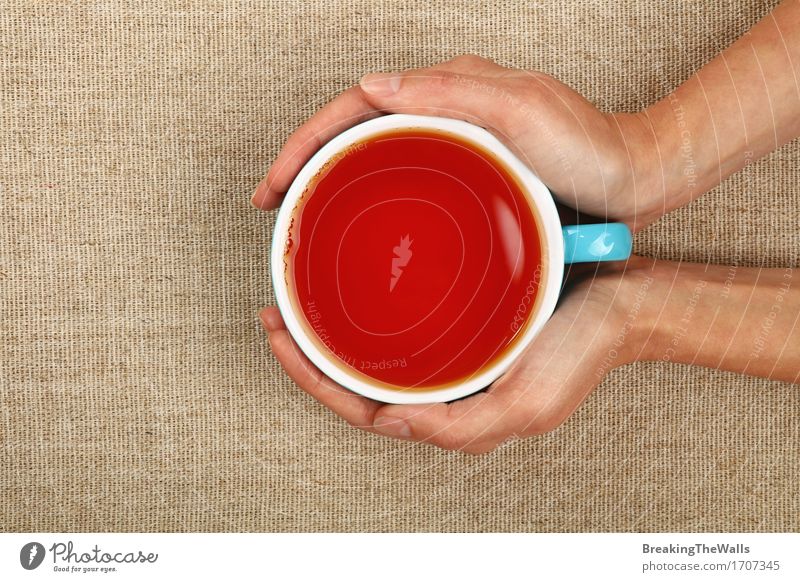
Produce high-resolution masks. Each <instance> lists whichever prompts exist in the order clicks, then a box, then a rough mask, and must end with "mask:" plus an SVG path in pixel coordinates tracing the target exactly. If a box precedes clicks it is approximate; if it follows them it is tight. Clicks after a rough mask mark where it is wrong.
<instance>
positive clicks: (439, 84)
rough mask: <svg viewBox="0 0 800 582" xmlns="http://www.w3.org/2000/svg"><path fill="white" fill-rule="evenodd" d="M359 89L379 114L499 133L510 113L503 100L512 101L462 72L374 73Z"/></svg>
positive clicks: (481, 79) (502, 91)
mask: <svg viewBox="0 0 800 582" xmlns="http://www.w3.org/2000/svg"><path fill="white" fill-rule="evenodd" d="M478 72H480V71H479V70H478ZM360 85H361V88H362V89H363V90H364V93H365V96H366V99H367V100H368V101H369V102H370V103H371V104H372V106H373V107H374V108H375V109H379V110H381V111H385V112H390V113H413V114H418V115H438V116H444V117H452V118H456V119H463V120H464V121H469V122H471V123H474V124H477V125H481V126H483V127H490V128H493V129H500V130H502V129H503V128H504V127H505V120H504V114H507V113H508V110H509V108H508V106H507V104H506V102H505V101H504V99H506V100H508V99H514V98H515V97H514V95H512V93H511V92H510V91H509V90H507V89H504V87H502V86H500V85H498V83H497V81H496V80H494V79H491V80H490V81H489V82H487V79H486V77H483V76H477V75H475V73H466V72H464V69H463V68H459V69H448V68H443V67H433V68H430V69H418V70H414V71H406V72H400V73H373V74H370V75H366V76H365V77H364V78H362V79H361V83H360Z"/></svg>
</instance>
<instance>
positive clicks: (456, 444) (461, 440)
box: [431, 431, 469, 451]
mask: <svg viewBox="0 0 800 582" xmlns="http://www.w3.org/2000/svg"><path fill="white" fill-rule="evenodd" d="M431 442H432V443H433V444H435V445H436V446H437V447H439V448H442V449H445V450H448V451H458V450H463V449H464V448H466V447H467V445H468V444H469V439H468V438H466V437H464V436H463V435H461V434H459V433H456V432H453V431H444V432H442V433H440V434H438V435H436V436H435V437H434V438H432V439H431Z"/></svg>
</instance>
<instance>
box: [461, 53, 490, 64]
mask: <svg viewBox="0 0 800 582" xmlns="http://www.w3.org/2000/svg"><path fill="white" fill-rule="evenodd" d="M453 62H456V63H458V64H460V65H487V64H492V65H493V64H494V61H492V60H489V59H486V58H484V57H482V56H480V55H476V54H474V53H465V54H463V55H458V56H457V57H456V58H454V59H453Z"/></svg>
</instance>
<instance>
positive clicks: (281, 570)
mask: <svg viewBox="0 0 800 582" xmlns="http://www.w3.org/2000/svg"><path fill="white" fill-rule="evenodd" d="M188 576H192V577H195V576H197V577H200V579H206V578H215V579H220V578H223V577H230V580H236V581H237V582H239V581H246V580H272V579H274V580H295V579H299V580H324V581H329V580H334V581H335V580H347V581H348V582H359V581H362V580H363V581H369V582H375V581H376V580H377V581H379V582H393V581H398V582H401V581H402V582H409V581H413V580H420V581H426V582H427V581H429V580H435V579H441V580H458V581H459V582H462V581H463V582H466V581H471V580H480V581H485V580H531V581H534V580H542V579H544V580H565V579H566V580H573V579H574V580H577V579H586V578H591V579H596V578H597V577H601V578H602V579H613V580H620V581H626V580H654V581H666V580H687V581H688V580H720V581H726V582H727V581H729V580H732V581H742V582H744V581H748V580H767V581H775V582H777V581H784V580H792V581H797V580H800V534H788V533H787V534H709V533H703V534H688V533H687V534H613V533H609V534H302V533H298V534H266V533H265V534H178V533H175V534H108V533H90V534H87V533H80V534H77V533H76V534H70V533H25V534H16V533H8V534H0V580H30V581H36V580H70V581H76V582H78V581H83V580H108V581H109V582H111V581H113V582H121V581H124V580H148V582H150V581H157V580H175V579H176V577H178V578H177V579H186V578H185V577H188Z"/></svg>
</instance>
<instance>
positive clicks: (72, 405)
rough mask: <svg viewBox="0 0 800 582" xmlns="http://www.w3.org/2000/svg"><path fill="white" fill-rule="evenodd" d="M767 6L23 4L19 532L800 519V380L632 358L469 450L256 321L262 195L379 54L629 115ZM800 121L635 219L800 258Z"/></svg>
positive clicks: (16, 335)
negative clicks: (357, 400) (522, 432)
mask: <svg viewBox="0 0 800 582" xmlns="http://www.w3.org/2000/svg"><path fill="white" fill-rule="evenodd" d="M769 8H770V4H765V3H764V2H761V1H759V0H743V1H735V2H725V1H720V0H708V1H704V2H683V1H679V0H666V1H664V2H649V1H644V0H640V1H625V2H612V1H608V2H603V1H597V2H589V1H581V2H563V1H553V2H549V1H548V2H523V1H517V0H495V1H482V2H466V1H456V0H447V1H442V2H431V1H430V0H423V1H418V2H417V1H414V2H391V1H386V2H361V1H357V0H344V1H331V2H305V1H298V2H288V1H287V2H279V1H273V2H268V3H256V2H218V3H216V2H208V1H204V2H159V3H156V2H153V3H149V4H147V3H131V2H111V1H107V2H67V1H58V2H56V1H53V2H37V1H34V0H28V1H19V0H16V1H15V0H0V168H1V171H0V530H3V531H20V530H85V531H96V530H99V531H114V530H124V531H130V530H157V531H161V530H167V531H172V530H204V531H205V530H208V531H223V530H237V531H285V530H290V531H293V530H311V531H397V530H412V531H422V530H426V531H430V530H444V531H462V530H466V531H474V530H477V531H492V530H496V531H602V530H615V531H659V530H669V531H676V530H692V531H704V530H746V531H787V530H788V531H798V530H800V517H798V516H800V479H798V473H800V453H799V452H798V451H800V430H799V429H800V391H798V390H797V388H796V387H794V386H790V385H786V384H780V383H772V382H768V381H762V380H757V379H752V378H745V377H741V376H737V375H733V374H728V373H722V372H718V371H714V370H707V369H701V368H690V367H686V366H678V365H668V364H655V363H653V364H638V365H634V366H628V367H625V368H622V369H618V370H616V371H615V372H613V373H612V374H611V375H610V376H609V377H608V379H607V380H606V381H605V382H604V383H603V385H602V386H601V387H600V388H599V389H598V390H597V392H595V394H594V395H593V396H592V397H591V398H590V399H589V400H588V401H587V403H586V404H585V405H584V406H583V407H582V408H581V409H580V410H579V411H578V412H577V414H575V415H574V416H573V417H572V418H571V419H570V420H569V421H568V422H567V423H566V424H565V425H564V426H562V427H561V428H560V429H559V430H558V431H556V432H554V433H551V434H548V435H546V436H544V437H541V438H537V439H529V440H526V441H518V442H513V443H509V444H507V445H506V446H504V447H503V448H501V449H500V450H498V451H496V452H494V453H492V454H490V455H486V456H480V457H471V456H467V455H463V454H460V453H457V452H444V451H441V450H438V449H434V448H431V447H428V446H425V445H415V444H408V443H402V442H395V441H391V440H387V439H383V438H379V437H377V436H373V435H370V434H366V433H362V432H358V431H356V430H354V429H352V428H350V427H348V426H347V425H346V424H345V423H344V422H342V421H340V420H338V419H337V418H336V417H334V416H333V415H332V414H331V413H330V412H328V411H327V410H325V409H324V408H322V407H321V406H320V405H318V404H317V403H316V402H314V401H313V400H312V399H311V398H310V397H308V396H307V395H306V394H305V393H304V392H302V391H300V390H299V389H298V388H296V387H295V386H294V385H293V384H292V382H291V381H290V380H289V379H288V378H287V377H286V376H285V375H284V374H283V373H282V371H281V369H280V367H279V366H278V364H277V363H276V361H275V360H274V358H273V357H272V355H271V354H270V352H269V350H268V348H267V346H266V344H265V341H264V339H265V336H264V334H263V332H262V331H260V328H259V325H258V324H257V319H256V313H257V310H258V308H259V307H261V306H263V305H265V304H268V303H270V302H271V301H272V291H271V288H270V282H269V278H268V272H267V254H268V253H267V249H268V244H269V241H270V237H271V232H270V229H271V224H272V221H273V219H274V216H273V215H271V214H264V213H258V212H256V211H254V210H252V209H251V208H250V207H249V204H248V199H249V195H250V193H251V191H252V189H253V187H254V186H255V184H256V183H257V181H258V179H259V178H260V177H261V175H262V174H263V173H264V171H265V169H266V168H267V167H268V165H269V163H270V161H271V160H272V159H273V157H274V156H275V154H276V153H277V151H278V149H279V147H280V145H281V144H282V142H283V141H284V140H285V138H286V137H287V136H288V135H289V134H290V132H291V131H292V129H293V128H294V127H296V126H297V125H298V124H300V123H301V122H302V120H303V119H304V118H306V117H307V116H308V115H310V114H311V113H312V112H314V111H315V110H316V109H317V108H318V107H319V106H320V105H322V104H323V103H324V102H325V101H326V100H328V99H330V98H331V97H332V96H333V95H335V94H336V93H337V92H338V91H340V90H342V89H343V88H345V87H347V86H348V85H350V84H352V83H354V82H356V81H357V80H358V78H359V77H360V76H361V75H362V74H363V73H365V72H369V71H373V70H393V69H399V68H406V67H412V66H422V65H426V64H431V63H434V62H436V61H439V60H442V59H446V58H449V57H452V56H454V55H456V54H459V53H462V52H477V53H480V54H482V55H484V56H487V57H491V58H494V59H496V60H498V61H499V62H501V63H502V64H505V65H513V66H517V67H523V68H538V69H541V70H544V71H546V72H548V73H551V74H553V75H555V76H557V77H558V78H560V79H562V80H563V81H565V82H567V83H569V84H571V85H572V86H574V87H576V88H577V89H579V90H580V91H582V92H583V93H584V94H585V95H586V96H587V97H588V98H589V99H591V100H593V101H594V102H596V103H598V104H599V105H600V106H601V107H603V108H605V109H608V110H614V109H619V110H628V111H632V110H636V109H638V108H640V107H643V106H645V105H647V104H649V103H651V102H653V101H654V100H656V99H657V98H659V97H661V96H663V95H665V94H666V92H668V91H669V90H670V89H671V88H673V87H674V86H676V85H677V84H679V83H680V82H681V81H682V80H683V79H685V78H687V77H688V76H689V75H690V74H691V72H692V71H693V70H695V69H696V68H697V67H699V66H700V65H702V64H703V63H705V62H706V61H707V60H709V59H710V58H711V57H712V56H713V55H714V54H715V53H717V52H718V51H719V50H720V49H722V48H723V47H725V46H726V45H727V44H729V43H730V42H731V41H732V40H733V39H735V38H736V37H738V36H739V35H740V34H742V33H743V32H744V31H745V30H747V29H748V28H749V26H750V25H752V24H753V23H754V22H756V21H757V20H758V19H759V18H760V17H761V16H763V15H764V14H766V13H767V12H768V10H769ZM799 160H800V146H798V144H797V143H793V144H790V145H788V146H786V147H784V148H782V149H781V150H779V151H778V152H776V153H775V154H773V155H772V156H770V157H769V158H768V159H765V160H762V161H760V162H758V163H756V164H754V165H752V166H750V167H749V168H747V169H746V170H745V171H743V172H742V173H740V174H739V175H737V176H735V177H733V178H731V179H729V180H728V181H726V182H725V183H724V184H723V185H722V186H720V187H719V188H718V189H716V190H715V191H713V192H711V193H710V194H708V195H707V196H706V197H705V198H704V199H702V200H701V201H698V202H697V203H695V204H693V205H691V206H690V207H688V208H685V209H683V210H681V211H679V212H676V213H674V214H673V215H671V216H669V217H667V218H665V219H664V220H662V221H661V222H659V223H657V224H655V225H653V226H652V227H651V228H649V229H648V230H646V231H644V232H643V233H641V234H640V235H638V236H637V238H636V243H635V244H636V249H637V250H638V252H640V253H644V254H649V255H652V256H659V257H665V258H683V259H686V260H692V261H703V262H705V261H711V262H715V263H728V262H733V261H736V262H737V263H738V264H741V265H765V266H781V265H793V266H797V265H798V264H800V260H799V259H800V257H798V252H799V251H798V249H800V228H798V220H800V211H799V210H798V200H800V170H799V169H798V161H799Z"/></svg>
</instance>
